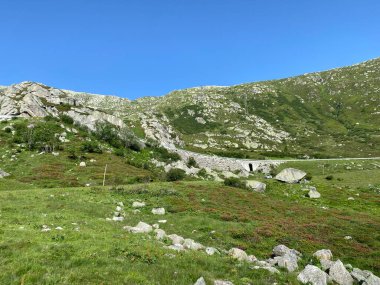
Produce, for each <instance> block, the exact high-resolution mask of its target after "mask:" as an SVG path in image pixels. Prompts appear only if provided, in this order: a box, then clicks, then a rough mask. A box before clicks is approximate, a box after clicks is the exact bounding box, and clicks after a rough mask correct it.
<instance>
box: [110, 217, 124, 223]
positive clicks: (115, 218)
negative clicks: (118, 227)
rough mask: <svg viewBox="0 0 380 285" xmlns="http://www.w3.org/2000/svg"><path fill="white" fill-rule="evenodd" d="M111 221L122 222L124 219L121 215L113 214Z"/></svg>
mask: <svg viewBox="0 0 380 285" xmlns="http://www.w3.org/2000/svg"><path fill="white" fill-rule="evenodd" d="M112 221H115V222H122V221H124V217H123V216H113V217H112Z"/></svg>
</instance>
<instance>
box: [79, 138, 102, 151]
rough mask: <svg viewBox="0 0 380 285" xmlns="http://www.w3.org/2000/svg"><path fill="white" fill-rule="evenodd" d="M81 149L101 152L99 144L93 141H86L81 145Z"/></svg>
mask: <svg viewBox="0 0 380 285" xmlns="http://www.w3.org/2000/svg"><path fill="white" fill-rule="evenodd" d="M80 149H81V151H83V152H88V153H102V152H103V151H102V149H101V148H100V146H99V144H98V143H96V142H94V141H86V142H84V143H83V144H82V145H81V148H80Z"/></svg>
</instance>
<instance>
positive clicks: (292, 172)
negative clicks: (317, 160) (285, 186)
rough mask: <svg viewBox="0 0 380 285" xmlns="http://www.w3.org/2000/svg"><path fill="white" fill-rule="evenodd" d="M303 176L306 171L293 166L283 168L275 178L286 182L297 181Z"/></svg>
mask: <svg viewBox="0 0 380 285" xmlns="http://www.w3.org/2000/svg"><path fill="white" fill-rule="evenodd" d="M305 176H306V172H304V171H302V170H299V169H295V168H285V169H283V170H282V171H281V172H280V173H279V174H277V175H276V177H275V179H277V180H279V181H282V182H286V183H297V182H299V181H300V180H301V179H302V178H304V177H305Z"/></svg>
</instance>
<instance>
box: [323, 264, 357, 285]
mask: <svg viewBox="0 0 380 285" xmlns="http://www.w3.org/2000/svg"><path fill="white" fill-rule="evenodd" d="M329 275H330V277H331V279H332V280H334V281H335V282H336V283H338V284H340V285H352V284H353V283H354V280H353V279H352V277H351V275H350V273H349V272H348V271H347V269H346V267H344V265H343V263H342V262H341V261H340V260H339V259H338V260H337V261H335V262H334V264H333V265H331V267H330V271H329Z"/></svg>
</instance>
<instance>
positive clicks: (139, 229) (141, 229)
mask: <svg viewBox="0 0 380 285" xmlns="http://www.w3.org/2000/svg"><path fill="white" fill-rule="evenodd" d="M123 229H125V230H127V231H128V232H130V233H133V234H140V233H150V232H151V231H152V230H153V228H152V226H151V225H148V224H147V223H144V222H139V223H138V224H137V225H136V226H135V227H130V226H125V227H124V228H123Z"/></svg>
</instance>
